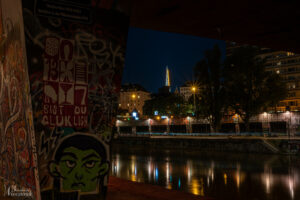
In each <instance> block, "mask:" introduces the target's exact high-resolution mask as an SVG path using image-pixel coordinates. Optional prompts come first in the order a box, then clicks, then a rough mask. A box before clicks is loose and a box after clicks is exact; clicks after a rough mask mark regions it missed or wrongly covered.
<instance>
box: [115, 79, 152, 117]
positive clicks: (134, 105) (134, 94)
mask: <svg viewBox="0 0 300 200" xmlns="http://www.w3.org/2000/svg"><path fill="white" fill-rule="evenodd" d="M150 98H151V97H150V93H149V92H147V91H146V90H145V88H143V87H142V86H140V85H138V84H127V85H123V86H122V88H121V92H120V100H119V108H120V109H122V110H128V112H129V113H132V112H133V111H137V112H138V115H139V116H143V106H144V104H145V101H147V100H149V99H150Z"/></svg>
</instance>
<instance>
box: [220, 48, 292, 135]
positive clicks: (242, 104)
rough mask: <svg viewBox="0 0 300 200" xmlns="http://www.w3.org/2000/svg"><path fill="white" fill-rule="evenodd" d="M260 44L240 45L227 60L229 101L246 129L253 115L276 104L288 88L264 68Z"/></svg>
mask: <svg viewBox="0 0 300 200" xmlns="http://www.w3.org/2000/svg"><path fill="white" fill-rule="evenodd" d="M258 51H259V49H258V48H255V47H251V46H244V47H240V48H238V49H236V50H234V51H233V53H232V54H231V56H229V57H227V59H226V61H225V76H224V77H225V86H226V92H227V103H228V105H229V107H230V108H232V109H233V110H234V111H235V112H236V113H237V114H239V115H240V116H241V118H242V119H243V121H244V123H245V126H246V131H247V132H248V131H249V120H250V118H251V117H252V116H253V115H256V114H258V113H260V112H262V111H263V110H264V109H266V108H267V107H270V106H274V105H276V104H277V103H278V102H279V101H280V100H282V99H284V98H285V96H286V94H287V90H286V86H285V84H284V83H283V82H282V81H281V79H280V77H279V75H277V74H276V73H270V72H267V71H266V70H265V60H264V59H262V58H260V57H259V56H257V55H258Z"/></svg>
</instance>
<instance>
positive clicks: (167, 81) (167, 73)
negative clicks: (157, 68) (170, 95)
mask: <svg viewBox="0 0 300 200" xmlns="http://www.w3.org/2000/svg"><path fill="white" fill-rule="evenodd" d="M165 87H167V88H168V89H169V92H171V79H170V70H169V68H168V66H167V67H166V83H165Z"/></svg>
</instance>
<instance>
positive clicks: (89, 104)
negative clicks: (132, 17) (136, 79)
mask: <svg viewBox="0 0 300 200" xmlns="http://www.w3.org/2000/svg"><path fill="white" fill-rule="evenodd" d="M92 3H93V4H92ZM112 3H113V1H112V0H107V1H92V0H87V1H78V0H57V1H44V0H24V1H23V8H24V9H23V10H24V19H25V21H24V23H25V33H26V40H27V41H26V44H27V55H28V65H29V66H28V68H29V76H30V82H31V96H32V102H33V105H32V107H33V116H34V123H35V124H34V125H35V135H36V141H37V151H38V163H39V175H40V180H43V183H42V185H41V191H42V193H41V196H42V199H76V200H77V199H105V194H106V191H107V182H108V173H109V163H110V152H109V151H110V150H109V149H110V143H111V139H112V138H113V135H112V128H113V125H114V124H115V113H114V110H116V109H115V105H117V99H118V95H119V94H118V93H119V89H120V83H121V76H122V74H121V71H122V67H123V64H124V63H123V61H124V53H125V43H126V38H127V29H128V18H127V17H126V16H124V15H123V14H121V13H120V12H118V11H116V10H114V9H112V6H111V5H112ZM96 4H97V5H96ZM66 151H68V153H69V154H72V155H73V156H74V158H76V159H83V158H82V157H81V155H85V156H88V154H87V153H90V154H91V155H92V154H94V155H97V156H96V157H97V158H95V159H96V160H99V161H100V164H99V166H100V167H99V168H97V169H95V170H93V173H95V174H94V176H95V179H96V181H94V182H89V183H85V182H83V183H84V184H81V185H78V186H75V188H74V186H72V184H74V183H76V181H77V182H78V180H77V179H78V174H80V176H83V178H82V180H87V179H85V176H88V174H86V172H85V170H84V169H83V167H81V168H80V167H79V168H76V169H75V168H74V170H77V171H74V173H70V174H65V173H64V170H61V169H60V168H61V165H60V164H58V163H61V162H62V160H64V152H66ZM64 165H65V167H66V168H70V169H72V167H73V165H72V163H65V164H64ZM76 174H77V175H76ZM63 177H64V178H63Z"/></svg>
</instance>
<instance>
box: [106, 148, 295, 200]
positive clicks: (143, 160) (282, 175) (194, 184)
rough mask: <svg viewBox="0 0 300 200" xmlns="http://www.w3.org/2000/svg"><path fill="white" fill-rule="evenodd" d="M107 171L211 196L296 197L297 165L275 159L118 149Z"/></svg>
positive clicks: (128, 177) (222, 197)
mask: <svg viewBox="0 0 300 200" xmlns="http://www.w3.org/2000/svg"><path fill="white" fill-rule="evenodd" d="M232 163H236V164H232ZM272 163H273V164H272ZM274 163H276V165H275V167H274ZM111 174H112V175H114V176H117V177H121V178H125V179H128V180H131V181H137V182H146V183H151V184H156V185H161V186H164V187H166V188H168V189H178V190H184V191H186V192H190V193H192V194H195V195H200V196H205V195H206V196H210V197H214V198H215V199H268V200H272V198H275V197H276V199H286V200H288V199H291V200H294V199H295V200H296V199H300V188H299V187H300V185H299V180H300V179H299V178H300V177H299V171H298V169H297V168H296V167H295V166H294V167H293V165H290V164H288V165H287V164H286V163H285V162H283V163H280V162H279V161H277V160H275V161H272V162H270V163H269V162H266V160H265V159H262V160H261V161H259V162H258V161H257V160H255V161H253V163H251V162H250V163H248V161H247V162H245V161H244V160H243V159H241V160H240V161H238V162H236V161H234V162H232V161H231V160H228V161H222V159H220V160H218V159H216V158H214V160H205V159H201V160H200V159H195V158H189V157H182V158H180V159H179V158H177V157H173V158H172V157H166V159H164V158H163V157H161V155H153V156H143V155H130V156H128V155H126V154H125V155H122V154H121V153H118V154H115V155H113V159H112V168H111ZM249 194H250V196H249ZM256 195H258V196H256Z"/></svg>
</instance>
